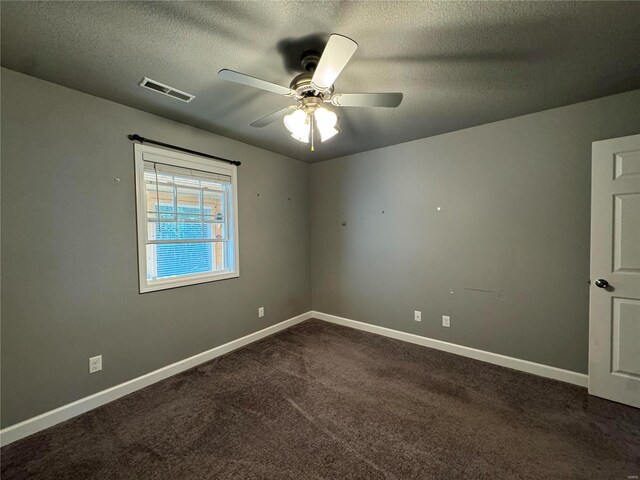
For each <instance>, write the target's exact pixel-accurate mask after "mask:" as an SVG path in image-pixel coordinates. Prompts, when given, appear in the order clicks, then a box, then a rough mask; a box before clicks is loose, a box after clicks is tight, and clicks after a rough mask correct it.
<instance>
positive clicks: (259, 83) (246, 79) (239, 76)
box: [218, 68, 293, 96]
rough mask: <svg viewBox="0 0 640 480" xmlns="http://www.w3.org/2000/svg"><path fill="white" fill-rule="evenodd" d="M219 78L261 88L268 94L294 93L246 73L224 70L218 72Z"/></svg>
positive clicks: (288, 94)
mask: <svg viewBox="0 0 640 480" xmlns="http://www.w3.org/2000/svg"><path fill="white" fill-rule="evenodd" d="M218 76H219V77H220V78H222V79H223V80H227V81H229V82H235V83H240V84H242V85H246V86H248V87H253V88H259V89H260V90H266V91H267V92H272V93H277V94H278V95H287V96H290V95H293V91H292V90H291V89H290V88H287V87H282V86H280V85H276V84H275V83H271V82H267V81H266V80H261V79H259V78H255V77H252V76H250V75H245V74H244V73H240V72H234V71H233V70H227V69H226V68H225V69H222V70H220V71H219V72H218Z"/></svg>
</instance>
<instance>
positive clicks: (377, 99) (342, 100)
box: [331, 93, 402, 108]
mask: <svg viewBox="0 0 640 480" xmlns="http://www.w3.org/2000/svg"><path fill="white" fill-rule="evenodd" d="M331 103H332V104H333V105H335V106H336V107H392V108H395V107H397V106H398V105H400V103H402V94H401V93H338V94H336V95H333V96H332V97H331Z"/></svg>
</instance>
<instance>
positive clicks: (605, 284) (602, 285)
mask: <svg viewBox="0 0 640 480" xmlns="http://www.w3.org/2000/svg"><path fill="white" fill-rule="evenodd" d="M608 286H609V282H607V281H606V280H605V279H604V278H599V279H598V280H596V287H598V288H607V287H608Z"/></svg>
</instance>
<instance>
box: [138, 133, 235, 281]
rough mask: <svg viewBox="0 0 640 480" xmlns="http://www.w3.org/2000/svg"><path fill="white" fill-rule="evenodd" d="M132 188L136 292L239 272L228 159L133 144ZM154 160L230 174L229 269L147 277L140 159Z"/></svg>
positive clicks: (232, 172)
mask: <svg viewBox="0 0 640 480" xmlns="http://www.w3.org/2000/svg"><path fill="white" fill-rule="evenodd" d="M134 159H135V190H136V225H137V235H136V236H137V243H138V286H139V291H140V293H148V292H155V291H158V290H166V289H170V288H178V287H186V286H188V285H197V284H200V283H208V282H217V281H219V280H228V279H230V278H238V277H239V276H240V263H239V260H240V256H239V252H240V243H239V239H238V167H237V166H236V165H232V164H230V163H226V162H222V161H219V160H213V159H209V158H206V157H200V156H198V155H195V154H187V153H182V152H176V151H174V150H167V149H163V148H158V147H151V146H149V145H142V144H139V143H136V144H134ZM145 161H148V162H155V163H161V164H164V165H169V166H175V167H182V168H189V169H193V170H201V171H203V172H208V173H215V174H220V175H227V176H229V177H231V201H230V202H229V206H230V207H231V210H232V211H231V213H230V215H229V216H228V221H229V222H230V223H232V225H230V226H228V235H229V239H228V241H227V242H231V243H232V247H233V248H232V251H233V257H234V258H233V270H225V271H224V272H205V273H194V274H187V275H179V276H176V277H172V278H166V279H160V280H152V281H151V280H147V240H148V239H147V234H148V232H147V230H148V229H147V211H146V210H147V209H146V199H145V191H146V190H145V183H144V162H145ZM185 243H187V242H185Z"/></svg>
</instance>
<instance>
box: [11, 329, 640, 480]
mask: <svg viewBox="0 0 640 480" xmlns="http://www.w3.org/2000/svg"><path fill="white" fill-rule="evenodd" d="M1 453H2V470H1V473H2V479H3V480H10V479H27V478H28V479H57V480H61V479H82V480H86V479H109V480H113V479H180V480H187V479H278V480H286V479H296V480H299V479H383V478H386V479H492V480H496V479H554V480H556V479H599V480H600V479H621V480H626V479H627V478H630V477H632V476H633V475H640V410H637V409H634V408H631V407H625V406H623V405H619V404H616V403H613V402H608V401H606V400H601V399H599V398H595V397H590V396H588V395H587V392H586V390H585V389H583V388H579V387H575V386H572V385H568V384H565V383H560V382H556V381H553V380H547V379H543V378H539V377H535V376H532V375H528V374H525V373H521V372H516V371H513V370H509V369H505V368H501V367H497V366H494V365H489V364H485V363H481V362H477V361H474V360H470V359H467V358H463V357H458V356H455V355H451V354H447V353H443V352H439V351H435V350H431V349H428V348H424V347H420V346H416V345H411V344H407V343H403V342H400V341H396V340H392V339H388V338H384V337H380V336H377V335H373V334H369V333H364V332H360V331H356V330H351V329H348V328H344V327H339V326H336V325H332V324H329V323H325V322H320V321H317V320H312V321H308V322H305V323H302V324H299V325H297V326H295V327H293V328H291V329H289V330H286V331H283V332H281V333H279V334H277V335H274V336H272V337H269V338H267V339H264V340H262V341H260V342H257V343H255V344H252V345H250V346H248V347H245V348H243V349H241V350H238V351H236V352H233V353H230V354H228V355H226V356H224V357H220V358H218V359H216V360H213V361H211V362H208V363H206V364H203V365H201V366H199V367H197V368H194V369H192V370H189V371H187V372H185V373H182V374H180V375H177V376H174V377H172V378H170V379H167V380H165V381H162V382H160V383H158V384H155V385H152V386H150V387H148V388H145V389H143V390H141V391H139V392H136V393H134V394H131V395H129V396H127V397H124V398H122V399H120V400H118V401H115V402H113V403H110V404H108V405H105V406H104V407H101V408H99V409H97V410H94V411H91V412H89V413H87V414H84V415H82V416H80V417H77V418H74V419H72V420H69V421H67V422H65V423H63V424H60V425H57V426H55V427H53V428H50V429H48V430H46V431H43V432H40V433H38V434H36V435H33V436H32V437H29V438H26V439H23V440H21V441H18V442H16V443H13V444H11V445H9V446H7V447H5V448H3V449H2V452H1Z"/></svg>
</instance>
